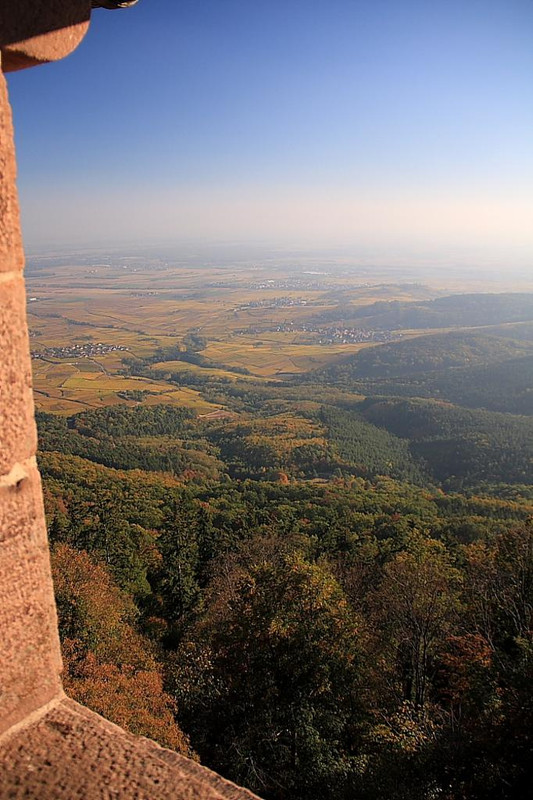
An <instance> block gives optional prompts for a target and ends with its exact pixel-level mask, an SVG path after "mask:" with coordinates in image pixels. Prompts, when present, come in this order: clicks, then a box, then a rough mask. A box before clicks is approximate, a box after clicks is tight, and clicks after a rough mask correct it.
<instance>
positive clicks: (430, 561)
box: [39, 385, 533, 800]
mask: <svg viewBox="0 0 533 800" xmlns="http://www.w3.org/2000/svg"><path fill="white" fill-rule="evenodd" d="M217 391H220V387H219V388H218V389H217ZM300 391H301V390H300V389H299V388H298V386H295V387H292V388H290V387H288V388H287V393H286V396H285V397H283V396H282V395H283V393H281V396H280V392H279V391H275V392H274V391H271V388H270V387H268V386H266V387H264V389H261V388H260V387H257V386H256V387H250V386H248V387H247V388H244V387H243V388H242V390H239V389H238V386H236V385H234V386H232V392H233V395H234V405H235V407H240V409H241V410H240V411H239V412H237V411H235V412H234V413H233V415H232V416H229V417H228V418H226V419H222V420H211V421H210V420H205V419H200V418H198V417H197V416H196V415H195V414H194V413H193V412H191V411H189V410H184V409H179V408H178V409H176V408H173V407H169V406H143V404H142V402H141V403H139V404H138V405H137V406H133V407H130V408H127V407H125V406H116V407H110V408H104V409H98V410H94V411H86V412H82V413H81V414H76V415H73V416H71V417H57V416H53V415H40V417H39V428H40V437H41V439H40V441H41V450H42V452H41V455H40V467H41V470H42V474H43V479H44V487H45V501H46V510H47V516H48V520H49V530H50V537H51V542H52V564H53V571H54V580H55V585H56V595H57V601H58V610H59V621H60V632H61V637H62V642H63V653H64V661H65V668H66V676H65V685H66V687H67V690H68V692H69V693H70V694H71V695H72V696H73V697H75V698H76V699H78V700H80V701H81V702H83V703H85V704H87V705H89V706H90V707H92V708H94V709H95V710H97V711H99V712H100V713H103V714H105V715H106V716H107V717H109V718H110V719H113V720H115V721H116V722H117V723H119V724H121V725H124V726H126V727H127V728H129V729H130V730H132V731H133V732H136V733H140V734H143V735H147V736H150V737H152V738H155V739H156V740H157V741H159V742H161V743H162V744H163V745H165V746H169V747H173V748H175V749H178V750H179V751H180V752H182V753H185V754H188V755H190V756H192V757H193V758H199V759H200V760H201V761H202V763H204V764H206V765H209V766H211V767H212V768H214V769H216V770H218V771H220V772H221V773H222V774H224V775H226V776H228V777H229V778H231V779H233V780H235V781H237V782H239V783H241V784H244V785H246V786H248V787H250V788H251V789H253V790H254V791H256V792H257V793H258V794H259V795H261V796H263V797H265V798H267V800H284V799H285V798H289V797H291V798H301V800H321V799H322V798H329V797H331V798H333V797H335V798H338V797H345V798H347V799H348V798H353V797H361V798H364V799H366V798H368V800H381V799H383V800H385V798H387V799H389V798H397V799H398V800H400V799H402V800H403V798H409V799H410V800H411V799H412V798H419V800H429V798H434V797H436V796H439V797H443V798H448V800H457V798H467V797H468V798H480V799H481V798H502V800H503V798H506V799H507V798H509V800H511V798H513V800H515V799H516V798H525V797H526V796H527V791H528V787H529V785H530V781H531V777H532V775H531V761H530V758H529V755H530V747H531V725H532V723H533V707H532V704H531V694H530V685H531V684H530V682H531V678H532V677H533V675H532V664H533V660H532V656H533V653H532V643H531V622H532V620H531V614H532V608H533V559H532V555H533V552H532V551H533V527H532V526H531V518H532V516H533V493H532V492H531V488H530V484H531V483H532V481H531V455H532V447H533V442H532V438H531V426H530V418H527V417H514V416H512V415H506V414H500V415H498V414H495V413H491V412H483V411H471V410H467V409H460V408H457V407H454V406H450V405H449V404H448V405H447V404H443V403H440V402H435V401H426V400H405V399H403V400H402V399H391V398H374V399H371V398H368V399H361V398H358V397H356V396H354V395H350V394H347V393H346V392H338V393H330V394H326V396H325V397H322V398H321V399H322V400H323V401H325V400H327V401H328V402H318V400H315V401H311V400H310V399H309V393H308V392H307V400H303V399H302V397H301V395H300ZM252 408H253V409H254V411H253V412H252V411H251V409H252ZM246 409H248V410H246ZM458 489H460V490H461V491H458Z"/></svg>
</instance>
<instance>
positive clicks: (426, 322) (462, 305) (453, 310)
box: [327, 292, 533, 330]
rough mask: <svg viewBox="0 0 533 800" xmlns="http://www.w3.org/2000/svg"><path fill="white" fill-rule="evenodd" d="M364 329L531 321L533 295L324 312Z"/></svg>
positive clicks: (460, 297) (461, 297)
mask: <svg viewBox="0 0 533 800" xmlns="http://www.w3.org/2000/svg"><path fill="white" fill-rule="evenodd" d="M327 316H328V318H330V319H331V320H337V319H339V320H343V321H344V322H346V323H348V322H349V324H350V325H360V326H361V327H364V328H373V329H378V330H382V329H386V330H402V329H417V328H452V327H475V326H481V325H494V324H499V323H504V322H528V321H530V320H533V294H526V293H510V292H509V293H504V294H458V295H448V296H446V297H439V298H437V299H435V300H415V301H399V300H390V301H381V300H380V301H378V302H376V303H372V304H370V305H367V306H362V307H359V308H357V307H354V306H347V305H343V306H339V307H337V308H335V309H332V310H331V311H329V312H327Z"/></svg>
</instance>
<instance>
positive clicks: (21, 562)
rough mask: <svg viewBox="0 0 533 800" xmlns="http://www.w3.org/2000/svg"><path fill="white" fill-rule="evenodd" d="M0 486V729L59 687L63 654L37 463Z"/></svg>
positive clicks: (38, 705) (23, 467)
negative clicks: (8, 483) (59, 637)
mask: <svg viewBox="0 0 533 800" xmlns="http://www.w3.org/2000/svg"><path fill="white" fill-rule="evenodd" d="M21 470H22V471H23V472H24V474H25V476H24V477H23V475H22V473H21V474H20V478H19V481H17V482H16V483H15V484H14V485H12V486H1V487H0V663H1V664H2V670H1V672H0V733H2V732H3V731H5V730H8V729H9V727H11V726H12V725H13V724H16V723H18V722H20V721H21V720H23V719H24V718H25V716H26V715H27V714H29V713H31V712H32V711H35V710H36V709H38V708H40V707H41V706H42V705H43V704H45V703H47V702H49V701H50V700H51V699H52V698H54V697H56V696H57V695H58V694H59V693H60V691H61V686H60V680H59V673H60V669H61V657H60V654H59V641H58V635H57V617H56V611H55V604H54V596H53V591H52V580H51V574H50V561H49V554H48V542H47V536H46V528H45V523H44V513H43V507H42V498H41V491H40V478H39V473H38V471H37V468H36V467H35V466H34V465H33V462H32V461H31V462H30V464H29V465H27V466H24V465H21Z"/></svg>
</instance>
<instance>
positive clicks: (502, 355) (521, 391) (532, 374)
mask: <svg viewBox="0 0 533 800" xmlns="http://www.w3.org/2000/svg"><path fill="white" fill-rule="evenodd" d="M303 380H305V381H313V382H320V383H326V384H329V385H333V386H344V387H346V388H348V389H349V390H350V391H353V392H359V393H362V394H366V395H391V396H407V397H427V398H442V399H443V400H448V401H450V402H452V403H456V404H458V405H464V406H467V407H470V408H486V409H488V410H491V411H508V412H511V413H513V414H529V415H531V414H533V393H532V388H531V387H532V386H533V343H531V342H529V341H526V342H524V341H518V340H514V339H511V338H505V337H502V336H499V337H495V336H492V335H486V334H484V335H482V334H480V333H476V334H464V333H461V334H458V333H447V334H435V335H431V336H420V337H416V338H413V339H406V340H404V341H401V342H395V343H392V344H386V345H382V346H380V347H373V348H370V349H368V350H362V351H361V352H359V353H357V354H356V355H355V356H351V357H348V358H346V359H344V360H342V361H340V362H338V363H336V364H334V365H333V366H331V367H328V368H326V369H323V370H321V371H319V372H318V373H316V374H311V375H306V376H304V377H303Z"/></svg>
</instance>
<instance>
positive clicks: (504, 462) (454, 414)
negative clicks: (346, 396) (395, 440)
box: [357, 398, 533, 488]
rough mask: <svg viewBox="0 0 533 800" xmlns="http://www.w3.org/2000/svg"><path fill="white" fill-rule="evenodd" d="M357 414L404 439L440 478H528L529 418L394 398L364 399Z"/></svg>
mask: <svg viewBox="0 0 533 800" xmlns="http://www.w3.org/2000/svg"><path fill="white" fill-rule="evenodd" d="M357 413H359V414H360V415H361V416H362V417H363V418H364V419H366V420H367V421H368V422H370V423H372V424H373V425H377V426H378V427H381V428H384V429H385V430H386V431H388V432H389V433H391V434H393V435H394V436H397V437H400V438H402V439H408V440H409V442H410V445H409V449H410V452H411V455H412V456H413V458H415V460H416V459H419V460H420V461H421V462H422V463H424V464H425V465H426V467H427V469H428V471H429V472H430V474H431V475H432V477H433V479H434V480H437V481H439V482H446V481H448V482H451V484H452V485H453V486H454V487H455V488H457V487H459V486H462V485H466V484H469V485H475V484H476V483H478V482H479V483H482V482H496V483H497V482H499V481H505V482H507V483H525V484H527V483H531V482H533V420H532V419H529V418H526V417H518V416H511V415H510V414H498V413H493V412H488V411H474V410H469V409H463V408H457V407H455V406H452V405H450V404H446V403H440V402H436V401H433V400H404V399H398V398H391V399H384V398H369V399H368V400H365V401H363V402H362V403H361V404H360V405H359V406H358V407H357Z"/></svg>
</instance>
